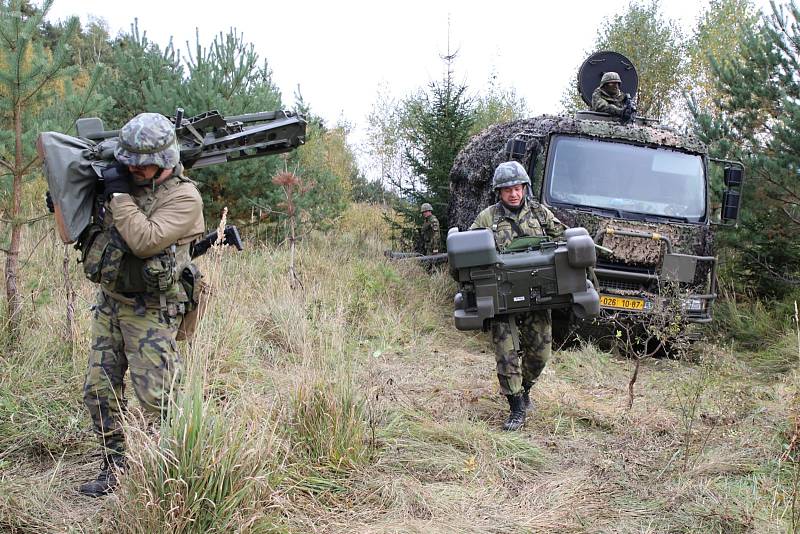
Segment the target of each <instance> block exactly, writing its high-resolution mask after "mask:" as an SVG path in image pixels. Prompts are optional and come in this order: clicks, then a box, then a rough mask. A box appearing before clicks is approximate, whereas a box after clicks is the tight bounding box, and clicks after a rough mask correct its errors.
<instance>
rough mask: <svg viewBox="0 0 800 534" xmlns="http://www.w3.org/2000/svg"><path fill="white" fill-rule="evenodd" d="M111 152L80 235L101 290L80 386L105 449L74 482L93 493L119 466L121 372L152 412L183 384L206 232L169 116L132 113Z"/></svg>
mask: <svg viewBox="0 0 800 534" xmlns="http://www.w3.org/2000/svg"><path fill="white" fill-rule="evenodd" d="M114 155H115V157H116V159H117V162H118V165H117V166H115V167H110V168H109V169H108V170H107V171H106V172H105V173H104V183H105V193H104V194H105V205H104V210H103V213H102V216H101V217H102V223H101V224H99V225H97V226H95V225H90V228H89V231H92V230H94V231H95V234H94V235H92V237H91V238H86V239H84V240H83V242H84V243H86V245H85V246H86V250H84V256H83V258H84V261H83V263H84V271H85V273H86V275H87V277H88V278H89V279H90V280H91V281H92V282H95V283H98V284H99V286H100V287H99V291H98V294H97V302H96V304H95V305H94V307H93V310H94V311H93V318H92V338H93V340H92V346H91V350H90V352H89V365H88V370H87V372H86V380H85V383H84V390H83V400H84V403H85V404H86V407H87V408H88V410H89V414H90V415H91V418H92V423H93V426H94V431H95V433H96V434H97V436H98V437H99V440H100V445H101V447H102V448H103V465H102V468H101V470H100V473H99V474H98V476H97V478H96V479H95V480H91V481H89V482H86V483H85V484H82V485H81V486H80V492H81V493H82V494H84V495H89V496H92V497H98V496H101V495H106V494H107V493H109V492H111V491H112V490H113V489H114V487H115V486H116V485H117V472H118V471H119V470H121V469H122V468H124V464H125V438H124V436H123V432H122V421H121V416H122V413H123V412H124V410H125V407H126V401H125V384H124V377H125V372H126V370H128V369H130V375H131V382H132V384H133V389H134V392H135V393H136V396H137V398H138V399H139V403H140V404H141V406H142V409H143V410H144V411H145V412H146V413H147V414H149V415H150V416H151V417H153V418H160V417H163V415H164V414H165V410H166V408H167V405H168V402H169V399H170V398H171V395H172V393H173V391H174V390H175V387H176V384H177V382H178V381H179V378H180V373H181V367H182V364H181V360H180V356H179V355H178V351H177V342H176V335H177V330H178V326H179V324H180V322H181V320H182V318H183V314H184V313H185V311H186V310H187V305H189V302H188V301H189V297H188V294H187V289H186V287H185V286H184V285H183V284H182V283H181V273H183V270H184V269H185V268H187V267H189V266H190V262H191V257H190V246H191V244H192V242H193V241H194V240H195V239H196V238H198V237H202V235H203V232H204V229H205V224H204V221H203V201H202V199H201V197H200V193H199V191H198V190H197V187H195V185H194V183H193V182H191V181H190V180H189V179H188V178H186V177H185V176H183V167H182V166H181V164H180V162H179V160H180V152H179V149H178V144H177V139H176V136H175V128H174V126H173V124H172V123H171V122H170V121H169V120H168V119H167V118H166V117H164V116H163V115H160V114H157V113H142V114H140V115H137V116H136V117H134V118H133V119H132V120H131V121H129V122H128V123H127V124H126V125H125V126H123V128H122V130H121V131H120V134H119V144H118V146H117V149H116V151H115V154H114ZM93 227H94V229H93ZM197 274H199V273H197Z"/></svg>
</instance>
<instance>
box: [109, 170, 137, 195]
mask: <svg viewBox="0 0 800 534" xmlns="http://www.w3.org/2000/svg"><path fill="white" fill-rule="evenodd" d="M103 181H104V187H105V194H106V198H111V195H113V194H114V193H130V192H131V173H130V172H129V171H128V168H127V167H126V166H124V165H112V166H110V167H108V168H106V169H105V170H104V171H103Z"/></svg>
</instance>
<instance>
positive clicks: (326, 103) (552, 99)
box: [50, 0, 768, 144]
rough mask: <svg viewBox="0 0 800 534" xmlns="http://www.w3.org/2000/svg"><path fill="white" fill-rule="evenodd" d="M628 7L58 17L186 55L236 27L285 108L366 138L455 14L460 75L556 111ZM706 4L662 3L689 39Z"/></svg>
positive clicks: (408, 87)
mask: <svg viewBox="0 0 800 534" xmlns="http://www.w3.org/2000/svg"><path fill="white" fill-rule="evenodd" d="M628 3H629V0H600V1H598V0H592V1H587V0H559V1H546V2H545V1H541V0H540V1H527V2H525V1H507V2H502V1H493V2H489V1H488V0H486V1H483V2H478V1H473V0H469V1H465V0H462V1H455V0H447V1H434V0H428V1H421V0H404V1H393V2H382V1H379V0H372V1H354V0H340V1H338V2H336V1H330V0H328V1H325V0H300V1H289V2H275V1H268V0H267V1H261V2H247V1H242V0H216V1H214V2H211V1H208V0H192V1H188V0H161V1H155V0H56V2H55V5H54V6H53V8H52V9H51V11H50V18H51V19H64V18H66V17H67V16H70V15H77V16H79V17H80V18H81V19H82V20H83V21H85V20H86V19H87V16H88V15H93V16H95V17H99V18H102V19H105V21H106V22H107V23H108V25H109V29H110V31H111V34H112V35H116V34H117V33H118V32H120V31H122V30H126V31H127V30H128V29H129V28H130V25H131V23H132V22H133V20H134V18H138V19H139V29H140V30H145V31H146V32H147V35H148V37H149V38H150V39H151V40H154V41H156V42H158V43H159V44H161V45H164V44H166V43H167V42H168V40H169V38H170V36H172V37H173V38H174V42H175V45H176V46H177V47H179V48H181V49H182V50H183V51H185V49H186V47H185V43H186V41H187V40H189V41H190V42H191V43H192V44H193V43H194V39H195V29H196V28H199V30H200V40H201V42H202V43H204V44H208V43H210V42H211V40H212V39H213V37H214V35H215V34H217V33H219V32H225V31H227V30H228V29H229V28H230V27H235V28H236V29H237V30H239V31H240V32H243V33H244V37H245V39H246V40H248V41H250V42H252V43H254V45H255V48H256V50H257V52H258V53H259V55H260V56H261V57H262V58H266V59H267V60H268V62H269V65H270V66H271V68H272V70H273V79H274V81H275V82H276V83H277V85H278V86H279V87H280V89H281V91H282V95H283V100H284V102H285V104H286V105H287V106H288V107H291V106H292V104H293V102H294V98H293V94H294V90H295V87H296V86H297V85H298V84H299V85H300V87H301V90H302V93H303V97H304V99H305V100H306V102H307V103H309V104H310V105H311V108H312V110H313V111H314V112H315V113H316V114H318V115H320V116H322V117H323V118H324V119H326V121H327V122H328V123H329V124H334V123H336V122H337V120H339V119H340V118H344V119H346V120H347V121H348V122H349V123H350V124H351V125H352V126H353V127H354V131H353V134H352V135H351V138H350V140H351V143H355V144H358V142H359V141H360V140H361V139H362V138H363V128H364V126H365V124H366V117H367V114H368V113H369V111H370V108H371V106H372V104H373V102H374V101H375V98H376V94H377V91H378V88H379V87H381V86H383V87H385V88H388V90H389V91H390V93H391V94H392V95H394V96H396V97H402V96H404V95H405V94H407V93H408V92H410V91H412V90H414V89H416V88H419V87H421V86H424V85H425V84H426V83H427V82H429V81H431V80H435V79H439V78H440V77H441V75H442V72H443V63H442V61H441V59H440V56H441V55H444V54H445V52H446V51H447V33H448V31H447V28H448V18H449V20H450V28H451V30H450V43H451V49H453V50H458V57H457V60H456V64H455V67H456V74H457V76H459V77H460V78H461V79H462V80H463V81H465V82H466V83H467V84H468V85H469V86H470V87H471V88H472V89H474V90H480V89H482V88H484V87H485V86H486V82H487V80H488V78H489V76H490V73H492V72H495V73H496V74H497V79H498V81H499V83H500V85H501V86H505V87H514V88H515V89H516V90H517V93H518V94H519V95H520V96H523V97H524V98H525V99H526V100H527V102H528V106H529V108H530V109H531V111H532V113H533V114H534V115H535V114H540V113H548V112H550V113H553V112H556V111H558V108H559V101H560V99H561V95H562V93H563V91H564V88H565V87H566V85H567V84H568V83H571V82H572V80H574V79H575V75H576V72H575V69H576V68H577V66H578V65H579V64H580V62H581V61H582V60H583V59H584V56H585V53H586V52H587V51H588V50H589V48H590V47H591V46H592V43H593V42H594V39H595V36H596V34H597V30H598V28H599V26H600V24H601V23H602V21H603V20H604V18H606V17H611V16H613V15H615V14H617V13H620V12H622V11H623V10H624V9H625V7H626V6H627V5H628ZM707 3H708V0H663V1H662V9H663V11H664V14H665V15H666V16H667V17H669V18H672V19H675V20H677V21H678V22H679V23H680V24H681V25H682V26H683V28H684V31H685V33H687V34H690V33H691V31H692V28H693V27H694V24H695V21H696V19H697V17H698V15H699V14H700V13H701V12H702V10H703V9H704V8H705V6H706V5H707ZM756 5H759V6H765V5H768V0H756ZM489 6H491V7H489Z"/></svg>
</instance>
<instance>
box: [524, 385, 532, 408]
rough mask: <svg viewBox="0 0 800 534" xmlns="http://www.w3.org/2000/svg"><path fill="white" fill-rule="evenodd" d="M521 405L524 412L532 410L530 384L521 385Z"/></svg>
mask: <svg viewBox="0 0 800 534" xmlns="http://www.w3.org/2000/svg"><path fill="white" fill-rule="evenodd" d="M522 388H523V389H522V407H523V408H525V412H530V411H531V410H533V403H532V402H531V386H525V385H523V386H522Z"/></svg>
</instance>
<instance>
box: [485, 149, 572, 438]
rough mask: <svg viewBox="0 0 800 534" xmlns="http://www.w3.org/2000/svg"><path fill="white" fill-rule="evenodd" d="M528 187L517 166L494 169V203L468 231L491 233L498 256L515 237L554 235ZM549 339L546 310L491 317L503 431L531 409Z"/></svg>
mask: <svg viewBox="0 0 800 534" xmlns="http://www.w3.org/2000/svg"><path fill="white" fill-rule="evenodd" d="M530 186H531V180H530V178H529V177H528V173H526V172H525V169H524V168H523V167H522V165H520V164H519V162H516V161H507V162H505V163H501V164H500V165H498V166H497V169H496V170H495V172H494V178H493V180H492V188H493V189H494V190H495V191H496V192H498V194H499V197H500V201H499V202H498V203H497V204H494V205H493V206H489V207H488V208H486V209H484V210H483V211H482V212H480V214H478V217H477V218H476V219H475V222H474V223H472V226H471V227H470V230H473V229H476V228H489V229H491V230H492V232H494V239H495V243H496V245H497V248H498V249H499V250H500V251H501V252H502V251H503V250H504V249H505V248H506V247H507V246H508V245H509V244H510V243H511V242H512V241H513V240H514V239H516V238H518V237H524V236H544V235H547V236H550V237H552V238H557V237H560V236H561V235H562V234H563V227H562V225H561V223H560V222H559V221H558V219H556V218H555V216H554V215H553V213H552V212H551V211H550V210H549V209H547V208H546V207H544V206H542V205H541V204H539V203H538V202H536V201H535V200H533V199H532V198H530V197H529V196H528V195H527V188H530ZM552 339H553V338H552V320H551V318H550V310H542V311H532V312H526V313H517V314H513V315H509V316H507V317H503V318H495V319H492V344H493V345H494V351H495V360H496V362H497V379H498V380H499V382H500V391H501V392H502V393H503V395H505V396H506V399H508V405H509V415H508V420H507V421H506V422H505V424H504V425H503V429H504V430H519V429H520V428H521V427H522V426H523V425H524V424H525V412H526V411H527V410H530V409H531V408H532V404H531V400H530V390H531V387H532V386H533V384H534V383H535V382H536V379H537V378H538V377H539V375H540V374H541V373H542V370H544V366H545V364H546V363H547V360H548V358H549V357H550V353H551V351H552V344H553V341H552Z"/></svg>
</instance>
